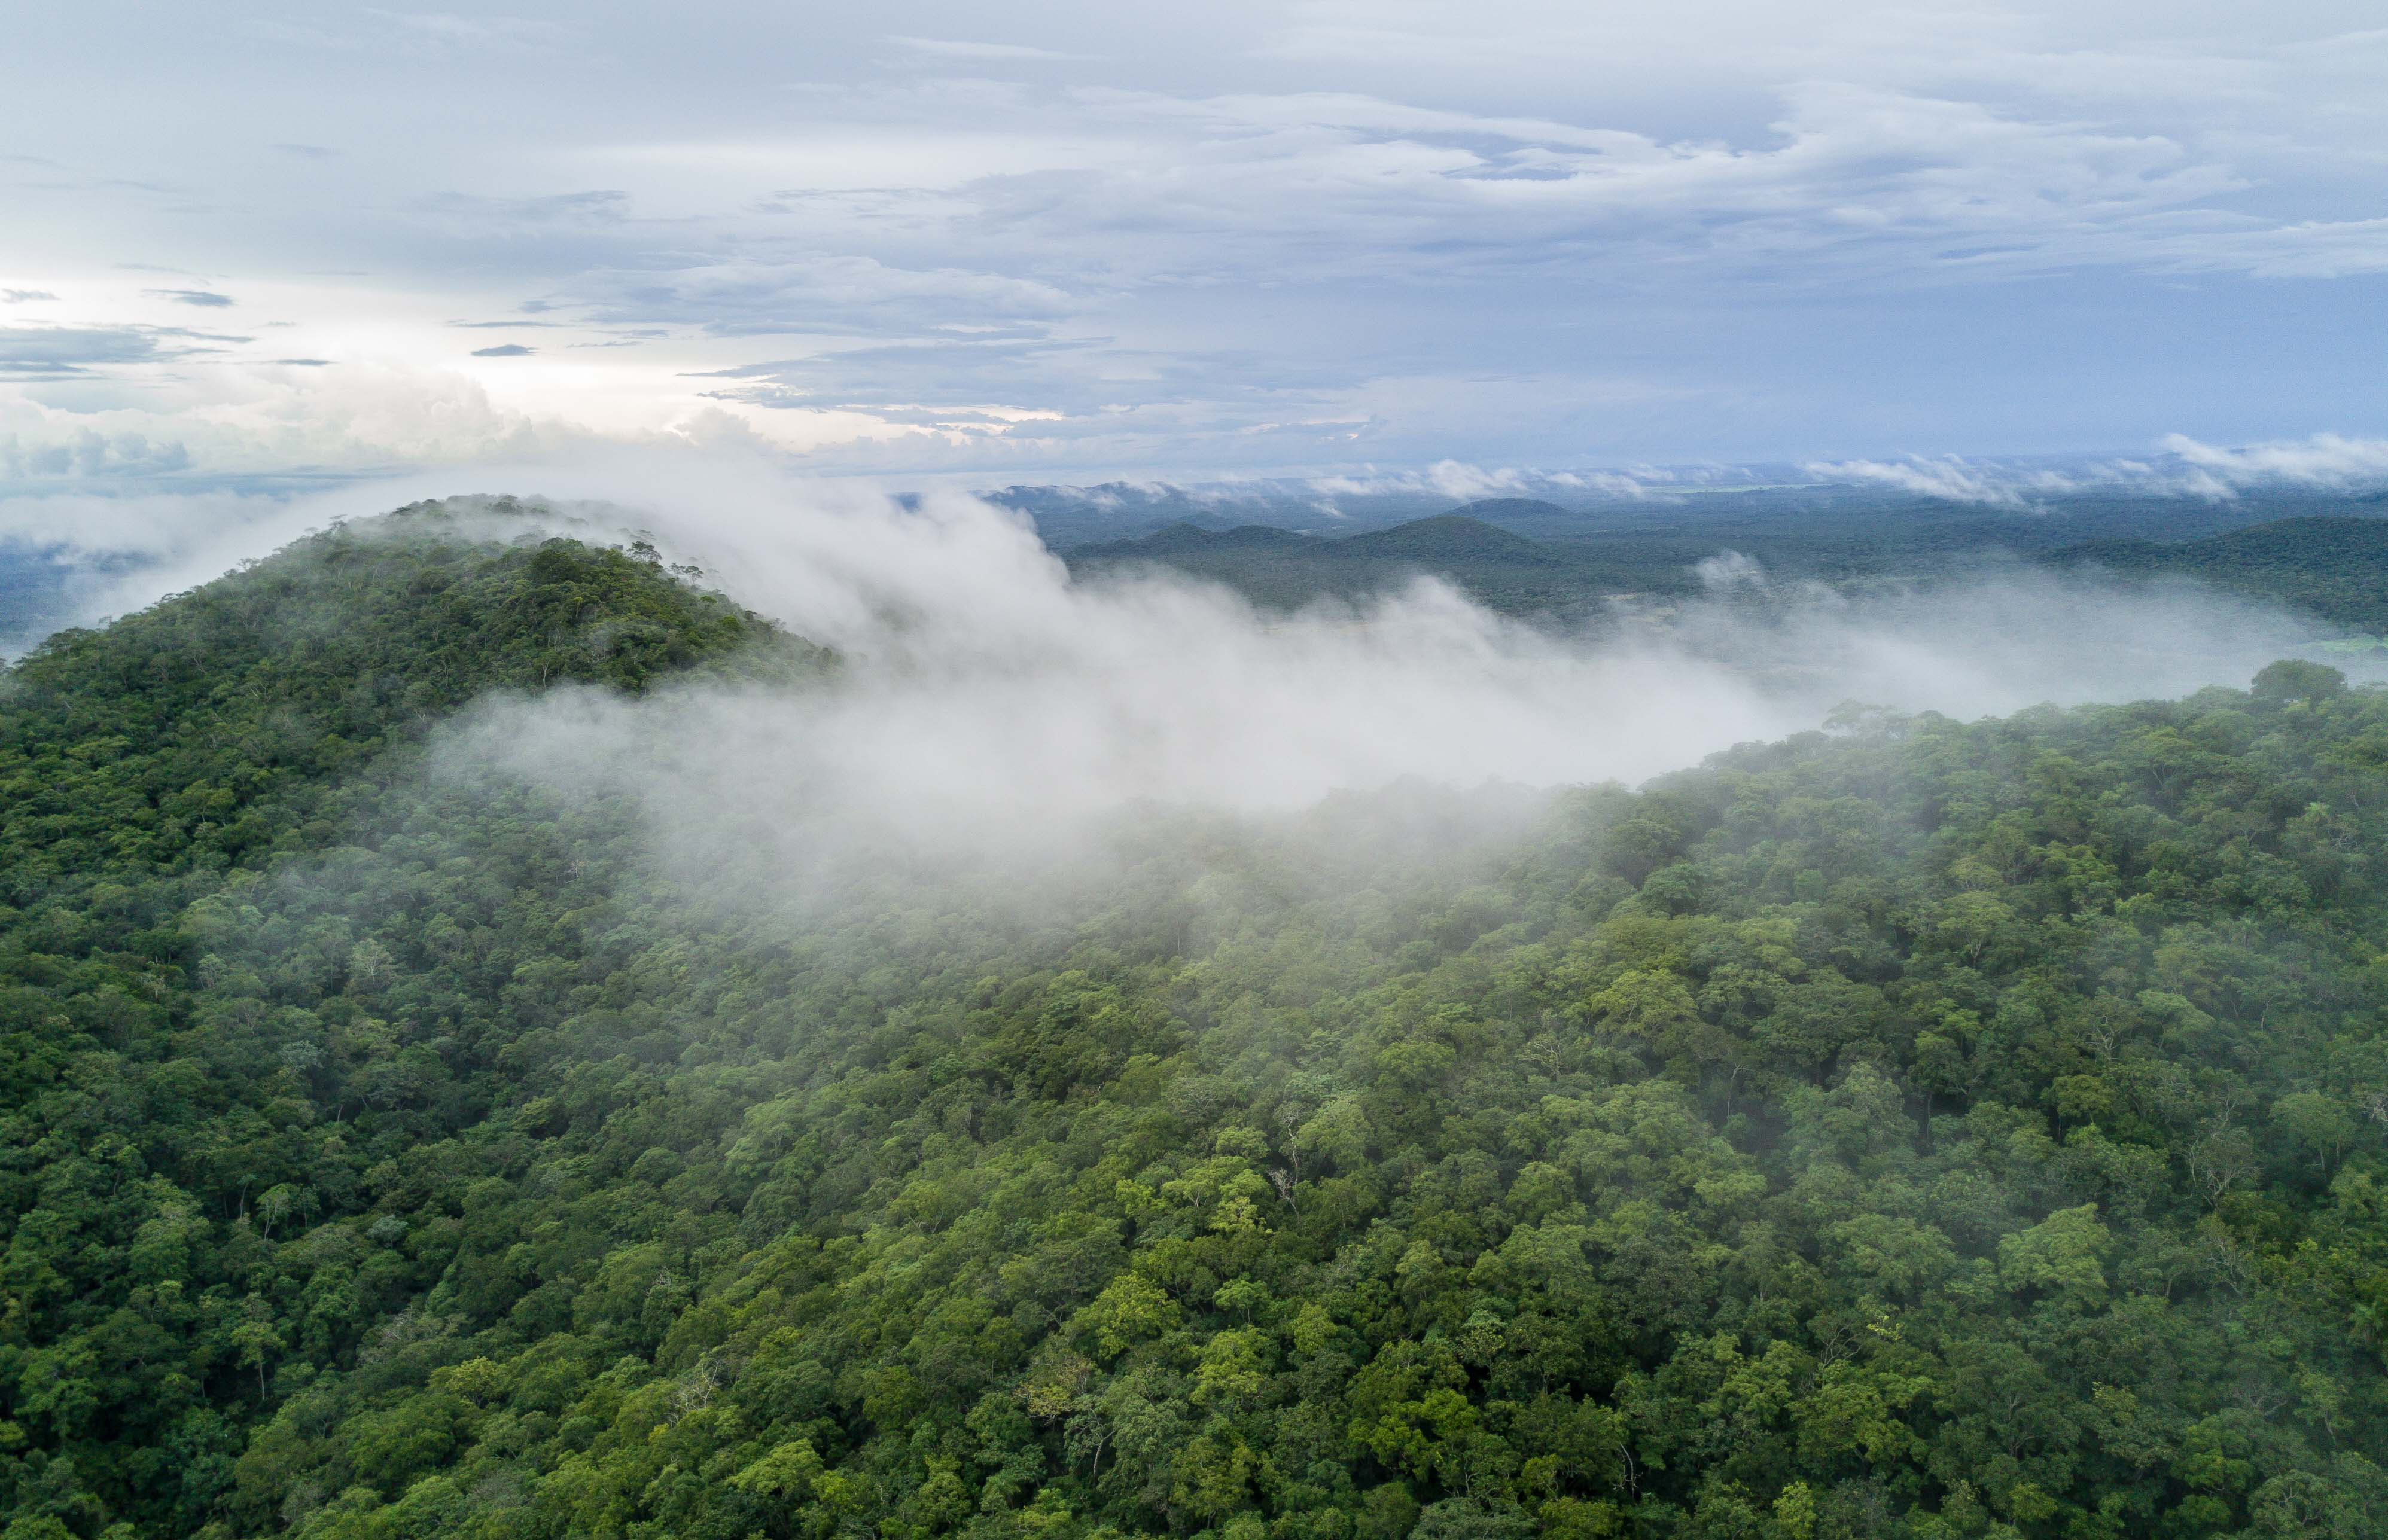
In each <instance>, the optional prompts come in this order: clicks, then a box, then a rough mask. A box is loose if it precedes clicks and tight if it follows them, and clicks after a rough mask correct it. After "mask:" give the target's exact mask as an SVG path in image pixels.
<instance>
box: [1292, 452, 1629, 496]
mask: <svg viewBox="0 0 2388 1540" xmlns="http://www.w3.org/2000/svg"><path fill="white" fill-rule="evenodd" d="M1668 479H1670V477H1669V476H1668V475H1667V474H1666V473H1661V472H1657V471H1651V472H1645V473H1638V474H1636V473H1626V472H1620V471H1536V470H1529V469H1526V468H1524V467H1522V466H1510V465H1505V466H1493V467H1486V466H1482V465H1469V464H1466V463H1464V462H1462V461H1456V460H1443V461H1436V462H1435V463H1434V464H1432V465H1429V466H1428V467H1427V468H1426V469H1425V470H1423V471H1387V472H1378V471H1367V472H1362V473H1353V474H1347V475H1336V476H1320V477H1316V478H1315V479H1314V480H1313V481H1312V482H1311V483H1310V485H1311V486H1312V487H1313V488H1315V490H1317V491H1320V492H1324V493H1327V494H1328V495H1329V496H1344V497H1380V496H1383V495H1385V494H1387V493H1404V492H1406V493H1422V492H1431V493H1433V494H1435V495H1436V496H1439V497H1445V498H1450V499H1454V500H1455V501H1459V502H1477V501H1481V500H1482V499H1487V498H1505V497H1506V498H1542V499H1547V498H1552V497H1566V496H1568V495H1569V494H1571V493H1581V492H1594V493H1598V494H1600V495H1602V496H1606V497H1623V498H1638V497H1641V496H1644V495H1645V493H1647V492H1648V490H1649V488H1650V486H1651V485H1652V483H1654V482H1658V481H1664V480H1668Z"/></svg>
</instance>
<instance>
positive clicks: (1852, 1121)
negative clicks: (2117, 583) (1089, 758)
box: [0, 521, 2388, 1540]
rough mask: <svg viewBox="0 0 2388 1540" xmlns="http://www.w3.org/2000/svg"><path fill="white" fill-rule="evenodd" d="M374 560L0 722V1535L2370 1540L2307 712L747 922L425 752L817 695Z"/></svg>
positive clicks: (455, 555) (2359, 1347)
mask: <svg viewBox="0 0 2388 1540" xmlns="http://www.w3.org/2000/svg"><path fill="white" fill-rule="evenodd" d="M407 527H408V526H407V525H405V524H404V523H403V522H402V521H401V523H400V525H399V529H400V532H401V533H400V534H387V533H384V532H381V531H379V530H370V531H367V532H365V533H359V532H357V531H354V530H341V531H335V532H333V533H332V534H330V535H327V536H322V537H319V538H317V539H315V540H313V541H311V542H308V543H306V544H304V545H302V546H301V547H299V548H298V549H294V550H293V551H292V552H289V553H286V555H285V556H283V557H281V558H277V559H275V560H274V561H273V562H268V563H265V564H263V565H260V566H259V567H257V568H255V569H253V570H250V571H248V572H246V573H243V574H236V575H235V576H233V577H231V578H228V579H226V580H224V581H223V582H222V583H219V584H216V585H211V586H210V587H207V588H205V589H202V590H199V591H198V592H197V593H194V594H190V595H185V596H183V597H181V598H178V599H176V600H171V601H169V602H168V603H166V604H164V605H161V606H159V608H157V609H156V610H153V611H151V612H146V613H145V614H143V615H140V616H136V617H133V619H130V620H128V621H124V622H120V623H118V624H117V625H114V626H111V627H109V628H108V629H106V630H103V631H98V632H94V633H73V634H69V635H67V636H64V637H60V638H58V639H57V640H56V641H54V642H53V643H52V644H50V645H49V646H48V647H47V648H45V649H44V650H42V651H41V652H39V653H37V654H35V655H34V656H32V657H30V658H28V659H27V660H26V661H25V662H23V663H21V664H19V665H18V666H17V667H16V668H15V669H14V670H13V671H11V673H10V674H9V675H8V678H7V684H6V697H5V700H0V787H5V800H0V818H5V828H0V840H5V845H0V849H5V850H6V862H5V864H0V900H5V903H6V908H0V978H5V988H0V1077H5V1079H0V1088H4V1089H0V1097H4V1098H5V1100H0V1152H5V1154H0V1191H5V1205H4V1206H0V1219H5V1223H6V1244H5V1252H0V1418H4V1419H5V1420H0V1502H5V1504H6V1512H7V1514H8V1515H9V1522H8V1525H7V1527H6V1532H5V1534H6V1540H59V1537H63V1536H82V1537H95V1536H100V1535H109V1534H113V1535H209V1536H233V1535H260V1534H293V1535H299V1536H305V1537H308V1540H336V1537H337V1540H350V1537H357V1540H363V1537H392V1540H396V1537H414V1536H424V1537H428V1536H435V1535H437V1536H449V1535H464V1536H488V1537H500V1536H505V1537H513V1536H521V1537H526V1540H527V1537H542V1540H543V1537H562V1536H567V1535H572V1536H578V1535H606V1536H641V1537H664V1536H674V1537H679V1536H687V1537H710V1536H721V1537H725V1540H745V1537H748V1536H767V1537H771V1540H781V1537H788V1536H797V1535H802V1536H808V1537H821V1540H826V1537H829V1536H834V1535H857V1536H860V1535H870V1536H879V1537H884V1540H897V1537H910V1536H930V1535H942V1534H961V1535H970V1536H988V1537H992V1536H1012V1535H1035V1536H1051V1537H1055V1540H1071V1537H1077V1536H1086V1537H1090V1540H1091V1537H1094V1536H1098V1535H1106V1534H1118V1535H1129V1534H1153V1535H1159V1534H1175V1535H1191V1534H1208V1535H1211V1536H1213V1537H1215V1540H1313V1537H1315V1540H1401V1537H1403V1536H1414V1537H1416V1540H1454V1537H1460V1536H1483V1537H1496V1536H1525V1535H1530V1534H1546V1535H1556V1536H1570V1537H1573V1536H1609V1535H1615V1536H1647V1537H1653V1540H1656V1537H1661V1536H1670V1537H1671V1536H1680V1537H1691V1536H1716V1537H1725V1536H1732V1537H1748V1540H1821V1537H1838V1536H1854V1535H1885V1534H1887V1535H1911V1536H1916V1537H1925V1536H1933V1537H1939V1536H1974V1535H1980V1536H1998V1537H2010V1540H2011V1537H2017V1536H2030V1537H2034V1540H2095V1537H2102V1536H2124V1535H2142V1534H2146V1535H2158V1536H2167V1537H2169V1536H2178V1537H2182V1540H2187V1537H2192V1536H2206V1535H2217V1536H2220V1535H2240V1534H2244V1535H2258V1536H2300V1535H2327V1536H2334V1537H2354V1536H2364V1535H2375V1534H2382V1533H2383V1531H2382V1524H2383V1517H2382V1516H2383V1515H2388V1476H2383V1473H2382V1463H2381V1451H2382V1449H2383V1448H2388V1400H2383V1387H2388V1381H2383V1372H2382V1371H2383V1360H2382V1352H2383V1344H2388V1336H2383V1333H2388V1155H2383V1140H2382V1135H2383V1129H2384V1128H2388V1035H2384V1034H2383V1023H2388V1016H2383V1011H2388V859H2383V856H2382V852H2388V693H2383V692H2381V691H2375V690H2369V689H2350V688H2346V687H2345V686H2344V682H2343V681H2342V680H2341V679H2340V677H2339V676H2338V675H2335V674H2333V673H2331V671H2329V670H2326V669H2320V668H2317V667H2315V666H2313V665H2310V664H2297V663H2290V664H2280V665H2275V666H2274V667H2273V668H2271V669H2269V670H2267V671H2266V673H2265V674H2264V675H2262V676H2260V677H2259V678H2258V679H2257V680H2256V681H2255V688H2253V689H2252V690H2237V689H2223V688H2216V689H2209V690H2206V691H2204V692H2203V693H2201V694H2199V695H2197V696H2195V697H2192V698H2191V699H2189V700H2187V701H2176V702H2153V703H2140V704H2136V705H2127V706H2114V707H2102V708H2092V709H2085V710H2078V711H2069V712H2058V711H2052V710H2051V711H2040V712H2034V713H2025V714H2023V715H2021V716H2017V717H2014V718H2012V719H2008V720H2005V721H1995V722H1986V723H1981V724H1975V725H1959V724H1956V723H1953V722H1950V721H1948V720H1945V719H1941V718H1937V717H1933V716H1923V717H1914V718H1907V717H1898V716H1892V715H1887V714H1885V713H1850V714H1849V715H1848V716H1847V717H1846V718H1845V719H1844V720H1842V721H1840V722H1839V723H1838V724H1837V725H1836V726H1835V728H1834V730H1832V731H1831V732H1827V733H1815V734H1810V735H1805V736H1803V737H1800V738H1795V739H1792V740H1790V741H1788V742H1785V743H1782V744H1777V745H1772V746H1766V747H1754V748H1749V749H1745V750H1740V751H1734V752H1733V753H1731V754H1728V755H1724V756H1721V757H1720V758H1719V759H1717V760H1716V761H1714V762H1712V763H1711V764H1708V765H1707V766H1705V767H1703V768H1701V769H1699V770H1697V771H1695V772H1691V773H1687V774H1684V775H1681V776H1672V777H1670V778H1667V779H1665V780H1663V781H1660V782H1658V783H1656V784H1654V785H1653V786H1651V787H1649V788H1646V789H1644V790H1643V791H1641V792H1639V793H1629V792H1626V791H1623V790H1620V789H1594V790H1588V791H1584V792H1581V793H1578V794H1575V795H1573V796H1571V797H1569V798H1568V799H1566V800H1564V801H1563V802H1561V803H1560V804H1559V805H1558V806H1557V807H1556V808H1555V810H1554V811H1553V812H1552V814H1551V815H1550V817H1549V820H1548V822H1547V824H1546V825H1545V826H1544V827H1543V828H1542V829H1541V830H1540V831H1539V832H1538V833H1537V834H1536V835H1535V836H1534V837H1533V838H1532V839H1527V840H1524V841H1521V842H1518V843H1515V844H1513V845H1511V846H1508V847H1505V849H1503V850H1499V851H1493V852H1480V855H1479V857H1478V858H1476V859H1475V860H1473V861H1472V862H1471V861H1463V860H1454V861H1452V862H1448V863H1443V864H1439V865H1430V866H1426V867H1421V868H1420V869H1419V871H1418V872H1417V873H1416V875H1415V876H1414V877H1408V878H1404V877H1399V876H1398V875H1387V874H1385V873H1383V872H1379V874H1378V877H1377V878H1375V879H1373V880H1368V881H1353V880H1344V879H1342V878H1341V877H1339V876H1338V874H1335V873H1332V872H1327V871H1323V870H1321V869H1320V868H1319V867H1318V866H1317V865H1316V864H1315V863H1314V862H1312V861H1310V860H1309V859H1308V858H1307V857H1305V856H1304V854H1303V853H1302V852H1303V850H1304V848H1305V847H1303V846H1302V845H1301V844H1300V842H1299V841H1292V840H1289V841H1287V842H1284V843H1282V844H1277V843H1272V842H1271V840H1270V839H1266V838H1260V837H1254V838H1251V839H1246V840H1244V841H1242V842H1240V843H1239V842H1238V841H1237V840H1234V839H1218V840H1215V841H1213V842H1212V843H1211V844H1210V845H1208V846H1206V847H1204V848H1202V849H1200V850H1189V851H1188V852H1184V853H1182V854H1181V855H1180V856H1178V857H1177V858H1175V859H1156V860H1153V861H1150V862H1146V863H1144V864H1141V865H1135V866H1132V867H1130V868H1128V869H1125V870H1124V871H1123V872H1122V873H1121V874H1120V875H1118V876H1117V877H1115V878H1113V879H1112V883H1111V889H1110V890H1108V891H1107V892H1106V893H1104V894H1103V895H1102V896H1101V898H1100V901H1099V902H1096V903H1091V904H1090V905H1089V906H1088V907H1087V908H1086V910H1085V911H1084V912H1083V913H1080V914H1077V915H1073V916H1070V917H1068V918H1067V919H1066V920H1054V921H1051V922H1049V923H1046V924H1043V925H1030V924H1025V923H1023V922H1021V921H1019V920H1017V919H1016V918H1015V919H1004V918H1001V917H998V916H997V915H994V914H978V913H976V912H973V911H971V910H969V909H966V908H964V907H961V906H959V905H956V904H948V903H936V902H934V900H932V899H925V898H924V899H922V900H921V901H919V902H917V903H909V904H905V903H893V902H891V903H887V904H885V905H883V907H880V908H877V909H869V908H859V907H857V908H856V909H852V910H849V911H845V912H841V913H839V914H836V915H833V916H832V917H831V918H830V919H828V920H826V921H820V922H817V923H815V924H812V925H810V926H807V927H796V926H794V925H792V924H790V923H789V922H788V920H787V918H786V917H785V916H784V915H779V914H777V913H775V912H774V911H773V910H771V909H770V908H769V907H768V906H762V905H738V906H731V907H724V906H722V905H719V904H718V903H709V902H707V895H705V894H704V893H703V892H701V891H692V890H684V889H682V888H680V887H676V886H675V885H674V883H673V882H672V881H670V880H668V879H667V877H665V876H663V875H661V873H660V871H659V870H658V868H657V867H656V865H654V863H653V862H652V861H651V860H650V859H649V857H648V854H647V847H646V845H645V843H644V841H643V839H642V835H641V827H640V825H639V821H638V815H637V812H636V809H635V808H634V807H633V806H631V805H629V804H627V803H623V802H615V801H609V800H607V799H603V798H595V799H586V798H584V799H578V800H572V801H565V800H561V799H558V798H556V797H553V796H551V795H548V794H545V793H543V792H541V791H540V790H539V789H537V788H535V787H531V786H527V785H524V784H521V783H518V782H504V781H499V780H490V779H486V778H484V779H477V780H476V779H472V778H469V777H458V776H451V775H443V774H441V773H440V772H439V769H438V759H437V756H436V754H435V752H434V746H435V745H436V743H437V741H438V738H437V732H436V727H435V726H434V724H435V722H436V719H437V718H438V714H439V713H441V712H443V711H445V710H448V709H450V708H451V707H454V706H456V705H457V704H459V703H461V702H463V701H466V700H468V699H470V698H472V697H475V696H476V695H481V694H484V693H486V692H488V691H489V690H493V689H508V688H510V689H515V690H530V689H537V688H541V687H543V686H553V685H555V684H557V683H559V682H567V681H577V682H579V683H580V685H582V686H584V687H585V686H595V687H599V688H621V689H629V690H633V691H636V690H640V689H643V688H653V687H654V685H655V683H656V682H657V680H658V679H659V677H660V676H661V675H663V674H665V673H666V672H667V671H670V670H674V669H686V668H690V667H694V668H700V669H702V668H707V667H711V668H715V669H728V668H748V669H756V668H765V667H768V669H770V670H776V671H779V672H781V673H782V674H784V673H786V672H788V671H790V670H791V668H792V667H793V668H802V667H809V666H814V664H815V663H816V662H817V660H812V659H810V658H808V657H807V655H806V654H804V653H803V652H802V651H801V650H798V649H794V647H793V646H792V645H791V644H787V643H785V642H784V641H781V640H779V639H777V638H774V637H771V636H770V635H768V631H767V628H765V627H764V626H762V625H760V624H759V623H757V622H756V621H754V620H753V619H752V618H751V617H747V616H744V615H742V614H740V613H739V612H736V611H735V610H734V609H733V608H732V607H730V606H729V605H727V604H726V603H724V602H722V601H720V600H708V599H706V598H705V597H704V596H702V595H700V594H698V593H696V592H694V591H693V590H692V589H691V588H690V587H686V586H685V585H683V584H681V583H680V582H678V581H676V580H675V579H674V578H673V577H672V576H671V575H670V574H667V573H665V572H663V571H661V570H660V569H658V568H657V567H656V566H655V565H654V563H653V562H651V561H647V560H642V559H641V556H640V555H639V554H638V553H635V552H633V553H624V552H616V551H607V550H601V549H591V548H589V547H587V546H583V545H579V544H576V543H574V542H570V541H565V540H549V541H539V542H531V543H527V544H521V545H501V544H492V543H488V542H482V543H477V544H476V543H474V542H471V541H448V542H441V541H435V540H431V539H425V538H409V537H405V536H403V533H402V532H403V530H404V529H405V528H407ZM757 656H767V657H768V658H770V659H772V660H776V661H773V662H771V663H768V665H766V664H756V663H748V662H744V661H743V660H749V659H753V658H756V657H757Z"/></svg>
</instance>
